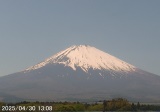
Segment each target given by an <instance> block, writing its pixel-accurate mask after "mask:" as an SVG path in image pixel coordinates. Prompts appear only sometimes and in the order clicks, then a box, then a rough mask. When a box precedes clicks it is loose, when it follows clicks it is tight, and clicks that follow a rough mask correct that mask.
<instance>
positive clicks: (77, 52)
mask: <svg viewBox="0 0 160 112" xmlns="http://www.w3.org/2000/svg"><path fill="white" fill-rule="evenodd" d="M47 64H64V65H65V66H69V67H71V68H72V69H73V70H76V67H80V68H81V69H82V70H83V71H84V72H88V70H89V69H90V68H92V69H97V70H102V69H103V70H113V71H117V72H118V71H123V72H128V71H134V70H135V68H136V67H134V66H133V65H130V64H128V63H126V62H124V61H122V60H120V59H118V58H116V57H114V56H112V55H110V54H107V53H105V52H103V51H101V50H99V49H96V48H95V47H91V46H88V45H78V46H76V45H74V46H71V47H69V48H67V49H66V50H63V51H61V52H59V53H57V54H55V55H53V56H51V57H50V58H48V59H46V60H45V61H43V62H41V63H39V64H37V65H35V66H32V67H29V68H28V69H26V70H25V72H27V71H31V70H35V69H39V68H41V67H44V66H46V65H47Z"/></svg>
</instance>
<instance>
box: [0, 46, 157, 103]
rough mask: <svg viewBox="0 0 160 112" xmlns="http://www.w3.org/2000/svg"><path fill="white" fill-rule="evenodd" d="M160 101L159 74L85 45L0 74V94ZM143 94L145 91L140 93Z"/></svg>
mask: <svg viewBox="0 0 160 112" xmlns="http://www.w3.org/2000/svg"><path fill="white" fill-rule="evenodd" d="M2 91H3V93H2V94H3V96H5V94H6V95H10V96H14V97H17V98H19V99H29V100H48V101H50V100H56V101H59V100H74V101H77V100H88V101H89V100H104V99H109V98H114V97H124V98H127V99H129V100H132V101H145V102H160V100H159V99H160V76H157V75H154V74H151V73H148V72H146V71H143V70H141V69H138V68H136V67H134V66H133V65H131V64H128V63H126V62H124V61H122V60H120V59H118V58H116V57H114V56H111V55H109V54H107V53H105V52H103V51H100V50H98V49H96V48H94V47H91V46H87V45H79V46H72V47H69V48H67V49H66V50H64V51H61V52H59V53H57V54H55V55H53V56H52V57H50V58H47V59H46V60H44V61H43V62H41V63H39V64H37V65H35V66H32V67H29V68H27V69H26V70H24V71H21V72H18V73H15V74H11V75H8V76H4V77H1V78H0V98H2V99H3V100H5V98H4V97H3V96H1V92H2ZM144 94H145V95H144Z"/></svg>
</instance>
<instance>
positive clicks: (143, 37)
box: [0, 0, 160, 76]
mask: <svg viewBox="0 0 160 112" xmlns="http://www.w3.org/2000/svg"><path fill="white" fill-rule="evenodd" d="M159 6H160V0H14V1H13V0H1V1H0V76H4V75H8V74H11V73H15V72H19V71H22V70H24V69H26V68H28V67H29V66H32V65H35V64H37V63H39V62H41V61H43V60H44V59H46V58H48V57H50V56H52V55H53V54H55V53H57V52H59V51H61V50H64V49H66V48H67V47H70V46H72V45H80V44H87V45H90V46H94V47H96V48H98V49H100V50H102V51H105V52H107V53H109V54H111V55H113V56H115V57H118V58H120V59H122V60H124V61H126V62H128V63H130V64H132V65H134V66H136V67H139V68H141V69H143V70H146V71H148V72H151V73H155V74H157V75H160V58H159V57H160V50H159V49H160V7H159Z"/></svg>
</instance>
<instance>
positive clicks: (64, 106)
mask: <svg viewBox="0 0 160 112" xmlns="http://www.w3.org/2000/svg"><path fill="white" fill-rule="evenodd" d="M5 105H9V106H25V107H27V106H37V107H38V106H48V107H52V109H51V110H48V112H56V111H57V112H58V111H71V112H76V111H102V112H105V111H159V110H160V105H148V104H147V105H146V104H140V103H139V102H137V103H131V102H129V101H128V100H126V99H123V98H116V99H112V100H104V101H98V102H95V103H82V102H38V101H37V102H27V101H23V102H19V103H3V102H0V108H1V109H0V112H2V106H5ZM45 110H46V108H45ZM45 110H43V112H45ZM46 111H47V110H46ZM6 112H7V111H6ZM8 112H12V111H8ZM14 112H15V111H14ZM16 112H40V110H39V109H37V108H36V110H33V111H29V110H19V111H18V110H16Z"/></svg>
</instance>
